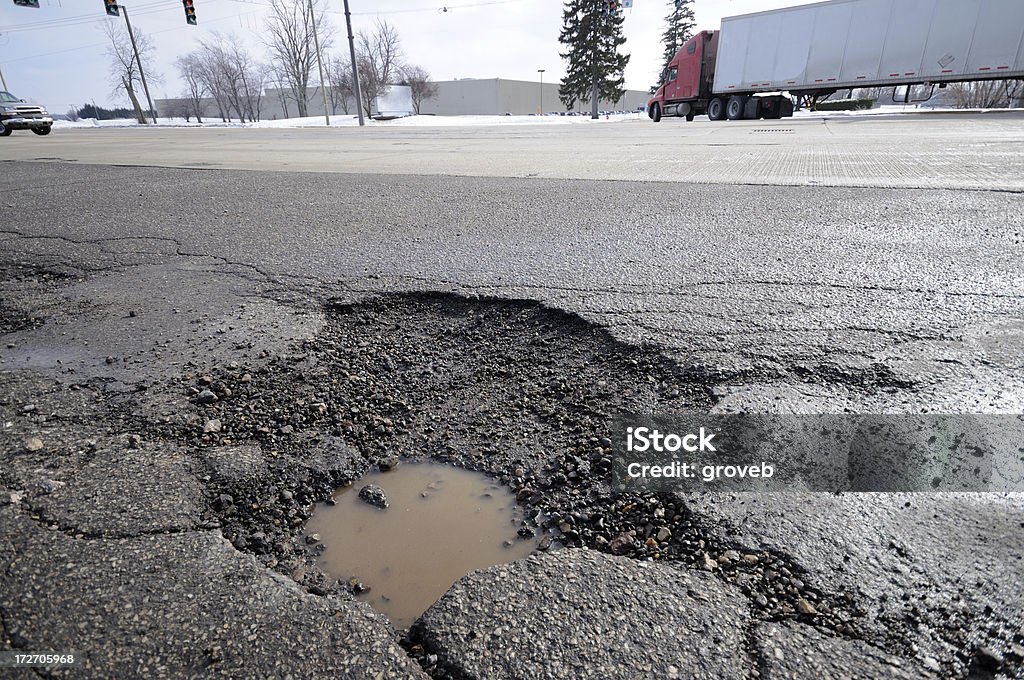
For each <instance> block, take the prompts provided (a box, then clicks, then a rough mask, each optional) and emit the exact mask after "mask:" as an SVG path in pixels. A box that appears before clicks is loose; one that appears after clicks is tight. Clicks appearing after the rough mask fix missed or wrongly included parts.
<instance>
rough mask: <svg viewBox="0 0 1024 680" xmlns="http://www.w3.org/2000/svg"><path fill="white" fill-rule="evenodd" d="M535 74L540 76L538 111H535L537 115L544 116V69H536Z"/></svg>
mask: <svg viewBox="0 0 1024 680" xmlns="http://www.w3.org/2000/svg"><path fill="white" fill-rule="evenodd" d="M537 73H539V74H540V110H538V111H537V115H540V116H543V115H544V69H542V68H539V69H537Z"/></svg>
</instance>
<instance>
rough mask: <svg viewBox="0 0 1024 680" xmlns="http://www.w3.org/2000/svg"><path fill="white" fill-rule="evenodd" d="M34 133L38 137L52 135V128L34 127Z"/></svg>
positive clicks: (45, 126) (46, 126) (47, 126)
mask: <svg viewBox="0 0 1024 680" xmlns="http://www.w3.org/2000/svg"><path fill="white" fill-rule="evenodd" d="M32 132H34V133H36V134H37V135H48V134H50V126H49V125H44V126H43V127H34V128H32Z"/></svg>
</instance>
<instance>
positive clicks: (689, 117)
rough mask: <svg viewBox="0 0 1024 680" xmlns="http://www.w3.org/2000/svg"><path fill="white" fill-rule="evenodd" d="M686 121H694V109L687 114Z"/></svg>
mask: <svg viewBox="0 0 1024 680" xmlns="http://www.w3.org/2000/svg"><path fill="white" fill-rule="evenodd" d="M686 122H687V123H692V122H693V111H690V112H689V113H688V114H686Z"/></svg>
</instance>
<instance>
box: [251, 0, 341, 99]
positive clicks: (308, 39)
mask: <svg viewBox="0 0 1024 680" xmlns="http://www.w3.org/2000/svg"><path fill="white" fill-rule="evenodd" d="M322 4H323V3H322V0H314V1H313V3H312V6H313V12H312V13H310V9H309V8H310V3H309V0H270V17H269V18H268V19H267V33H268V36H267V40H266V44H267V47H268V48H269V49H270V56H271V61H272V63H273V66H274V69H275V71H276V72H277V73H278V74H279V75H280V76H281V79H282V80H283V81H284V82H285V84H286V85H287V86H288V88H289V89H290V90H291V93H292V98H293V99H294V100H295V104H296V106H297V107H298V110H299V117H305V116H307V115H308V114H309V109H308V95H309V92H308V89H309V84H310V77H311V74H312V73H313V69H314V68H315V67H316V46H315V45H314V41H313V25H314V22H315V24H316V30H317V33H318V35H319V38H320V49H321V50H323V51H324V52H326V51H327V48H329V47H330V46H331V45H332V44H333V42H334V30H333V29H332V28H331V26H330V25H329V24H328V23H327V22H326V21H325V20H324V12H323V9H322Z"/></svg>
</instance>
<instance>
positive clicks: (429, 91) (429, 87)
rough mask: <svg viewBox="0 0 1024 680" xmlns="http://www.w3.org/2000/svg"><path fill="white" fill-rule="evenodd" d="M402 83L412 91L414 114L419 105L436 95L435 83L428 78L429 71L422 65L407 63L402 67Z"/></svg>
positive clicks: (418, 109) (418, 111) (417, 110)
mask: <svg viewBox="0 0 1024 680" xmlns="http://www.w3.org/2000/svg"><path fill="white" fill-rule="evenodd" d="M402 76H403V80H404V81H405V82H404V83H403V84H405V85H408V86H409V90H410V91H411V92H412V108H413V110H414V111H415V112H416V115H419V113H420V105H421V104H423V102H424V101H426V100H427V99H433V98H434V97H436V96H437V93H438V90H437V83H435V82H432V81H431V80H430V73H428V72H427V70H426V69H425V68H423V67H422V66H416V65H413V64H407V65H406V66H404V67H403V68H402Z"/></svg>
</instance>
